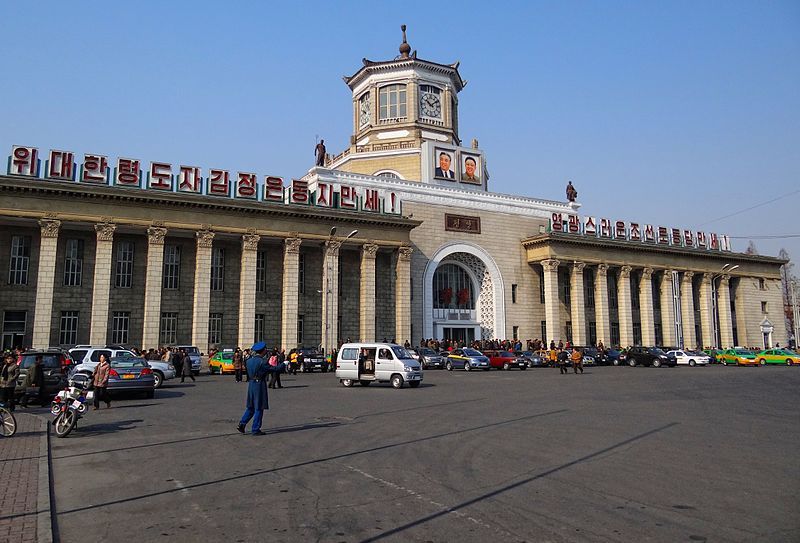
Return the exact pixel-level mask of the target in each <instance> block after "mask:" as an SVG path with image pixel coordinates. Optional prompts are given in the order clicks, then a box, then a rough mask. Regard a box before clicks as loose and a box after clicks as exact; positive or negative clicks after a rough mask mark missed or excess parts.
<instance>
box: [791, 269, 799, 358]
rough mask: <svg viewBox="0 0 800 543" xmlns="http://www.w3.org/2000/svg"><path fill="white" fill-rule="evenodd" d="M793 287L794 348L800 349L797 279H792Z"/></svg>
mask: <svg viewBox="0 0 800 543" xmlns="http://www.w3.org/2000/svg"><path fill="white" fill-rule="evenodd" d="M789 284H790V285H791V288H792V321H793V322H794V348H795V350H797V349H798V345H797V341H798V339H800V322H798V321H800V308H798V307H797V292H796V289H797V281H795V280H794V279H792V281H791V283H789Z"/></svg>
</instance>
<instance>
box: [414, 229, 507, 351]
mask: <svg viewBox="0 0 800 543" xmlns="http://www.w3.org/2000/svg"><path fill="white" fill-rule="evenodd" d="M423 284H424V289H423V336H424V337H425V338H437V339H442V338H447V339H463V340H465V341H469V340H472V339H492V338H496V337H504V336H505V334H506V331H505V301H504V300H505V298H504V295H503V294H504V291H503V280H502V277H501V275H500V270H499V268H498V267H497V264H496V263H495V261H494V259H493V258H492V257H491V256H490V255H489V254H488V253H487V252H486V251H484V250H483V249H482V248H480V247H477V246H475V245H471V244H468V243H452V244H448V245H445V246H443V247H441V248H440V249H439V250H438V251H437V252H436V253H435V254H434V256H433V257H432V258H431V259H430V260H429V261H428V265H427V267H426V268H425V276H424V283H423Z"/></svg>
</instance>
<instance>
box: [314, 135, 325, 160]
mask: <svg viewBox="0 0 800 543" xmlns="http://www.w3.org/2000/svg"><path fill="white" fill-rule="evenodd" d="M314 154H315V155H316V157H317V163H316V165H317V166H325V140H319V143H318V144H317V146H316V147H315V148H314Z"/></svg>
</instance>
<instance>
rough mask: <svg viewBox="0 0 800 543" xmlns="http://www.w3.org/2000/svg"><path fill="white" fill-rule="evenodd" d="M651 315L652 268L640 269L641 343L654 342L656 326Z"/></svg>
mask: <svg viewBox="0 0 800 543" xmlns="http://www.w3.org/2000/svg"><path fill="white" fill-rule="evenodd" d="M653 319H654V317H653V268H644V269H643V270H642V280H641V281H639V320H640V321H641V323H642V345H648V346H650V345H655V344H656V328H655V322H654V320H653Z"/></svg>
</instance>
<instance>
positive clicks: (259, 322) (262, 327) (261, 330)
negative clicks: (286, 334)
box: [253, 313, 267, 343]
mask: <svg viewBox="0 0 800 543" xmlns="http://www.w3.org/2000/svg"><path fill="white" fill-rule="evenodd" d="M266 323H267V320H266V318H265V315H264V314H263V313H256V322H255V337H254V338H253V343H258V342H259V341H263V340H264V336H265V335H266V329H267V328H266Z"/></svg>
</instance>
